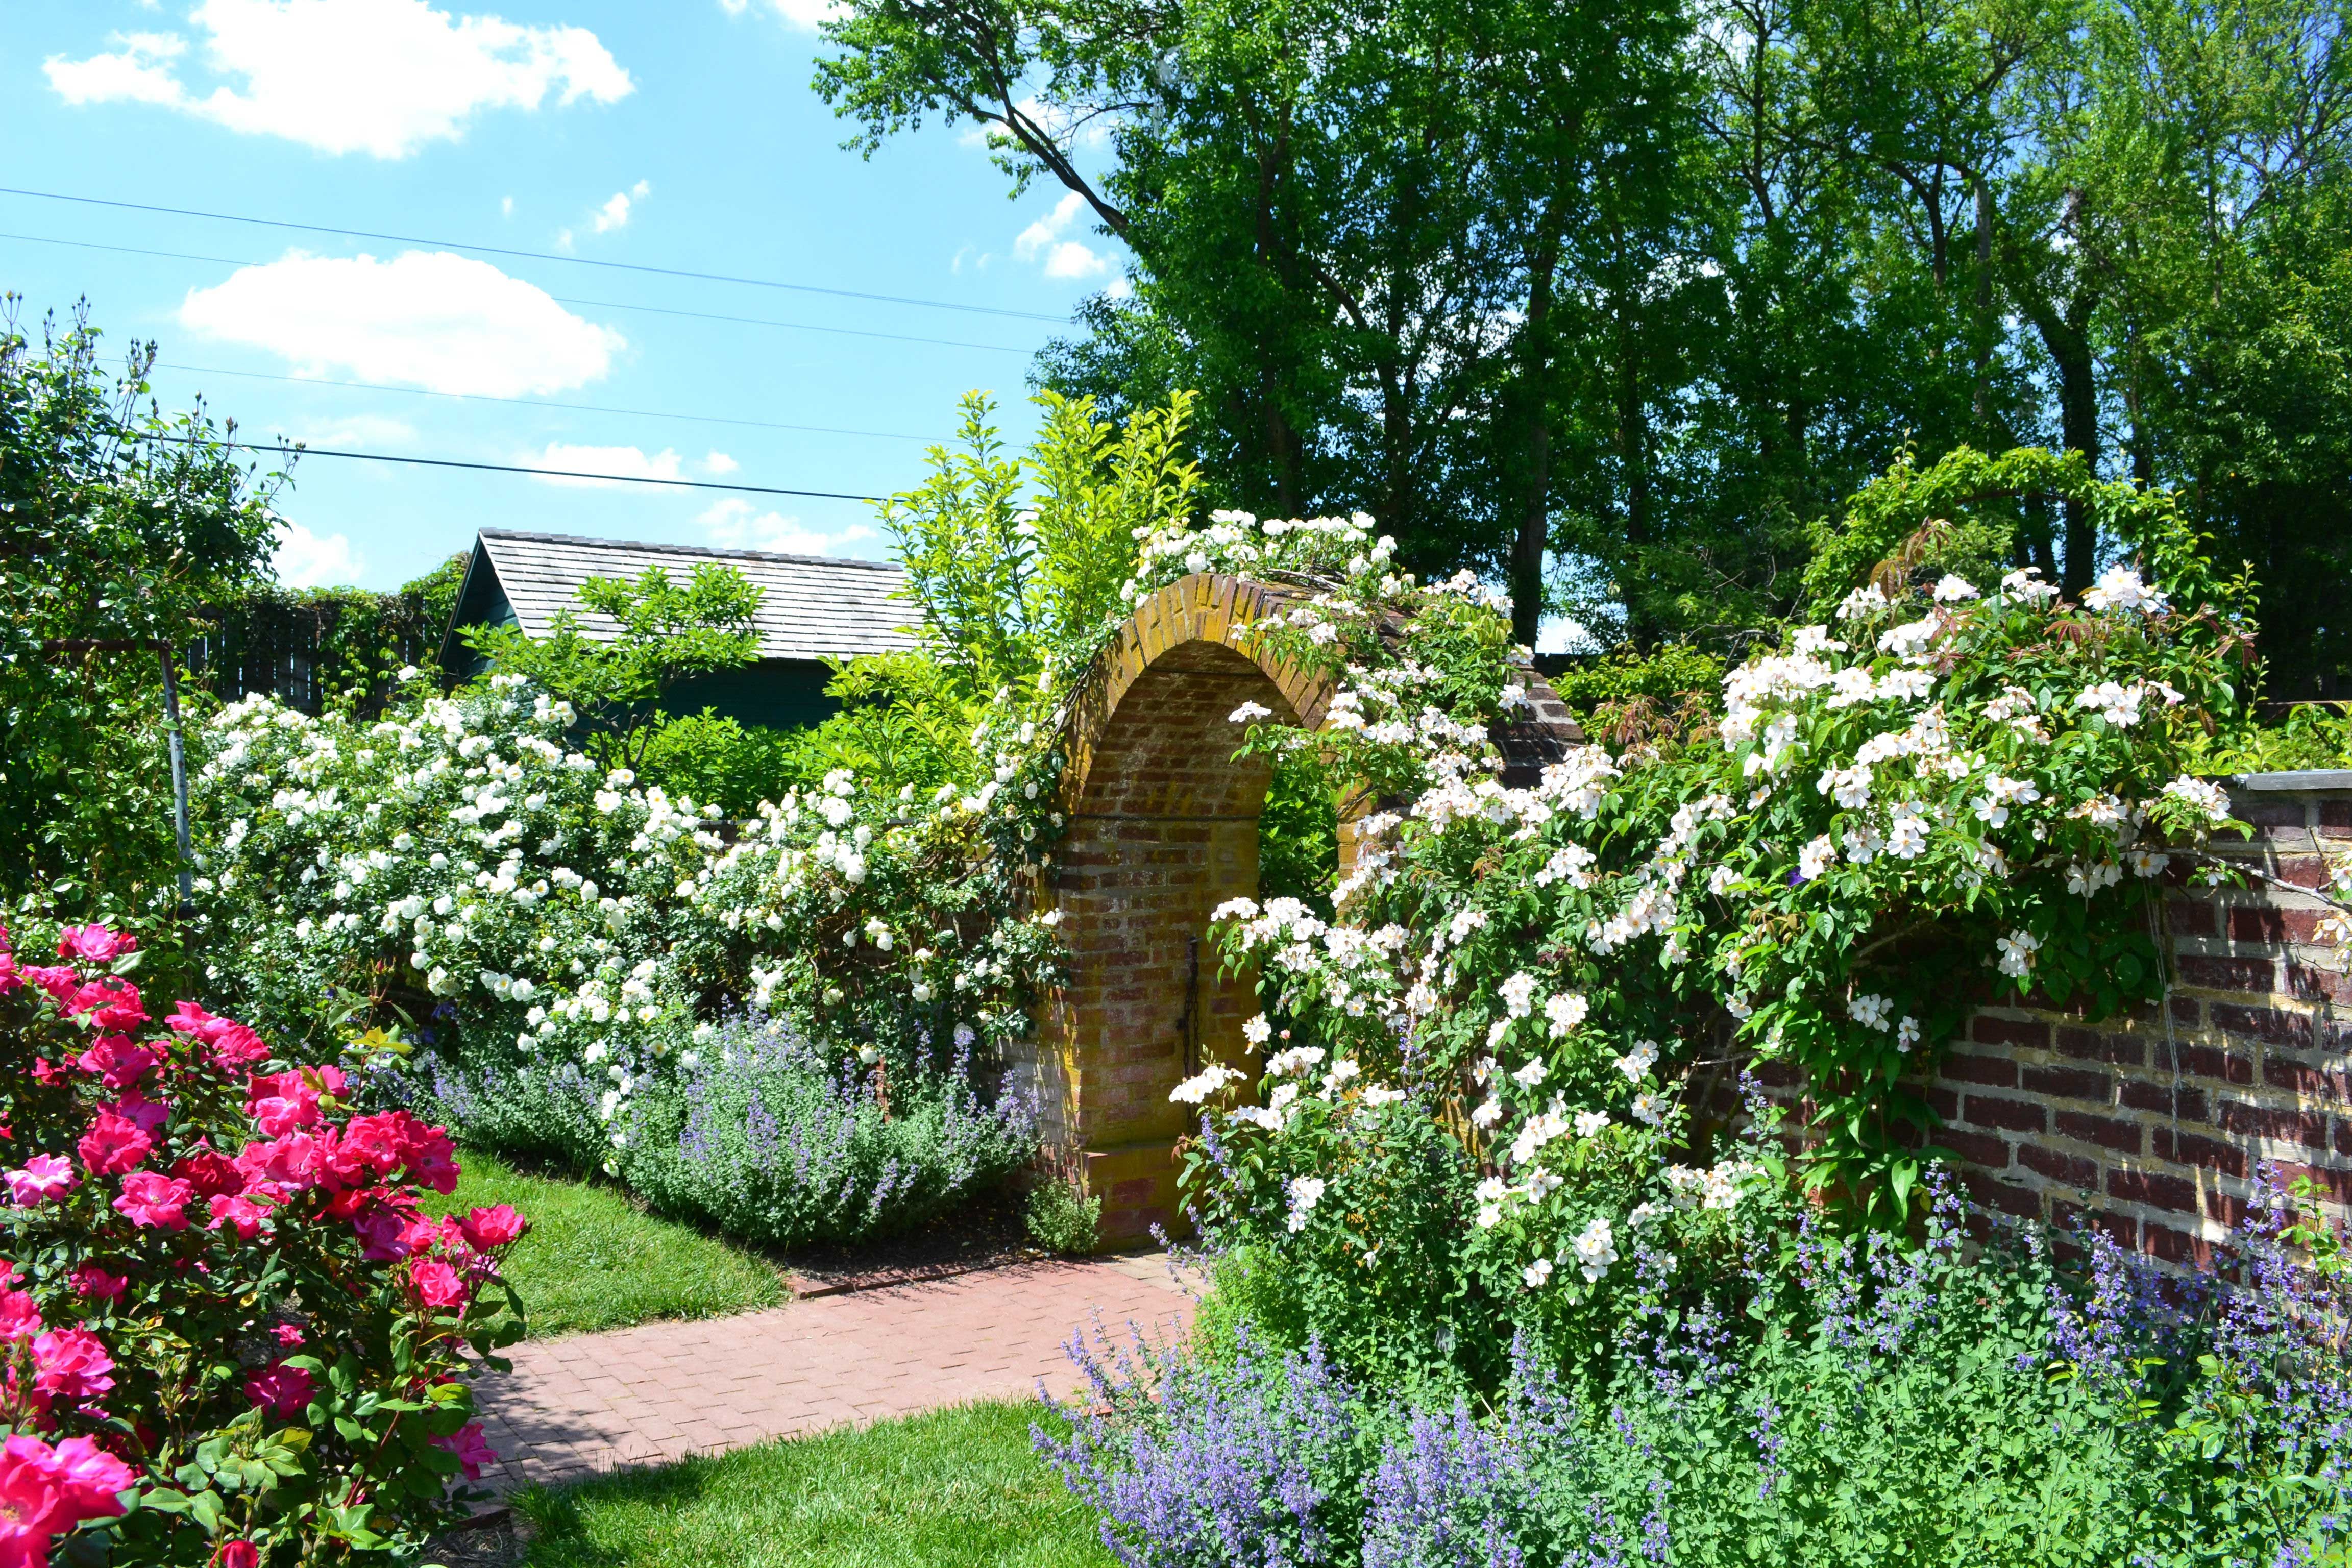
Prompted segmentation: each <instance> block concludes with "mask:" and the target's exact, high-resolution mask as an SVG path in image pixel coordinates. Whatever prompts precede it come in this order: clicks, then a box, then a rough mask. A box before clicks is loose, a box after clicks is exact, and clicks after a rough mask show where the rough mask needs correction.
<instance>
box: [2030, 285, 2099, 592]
mask: <svg viewBox="0 0 2352 1568" xmlns="http://www.w3.org/2000/svg"><path fill="white" fill-rule="evenodd" d="M2090 316H2091V293H2090V290H2089V289H2083V290H2082V291H2081V292H2079V293H2078V294H2077V295H2076V296H2075V298H2074V300H2071V301H2069V303H2068V306H2067V310H2066V314H2065V315H2064V316H2063V318H2061V317H2056V316H2045V317H2044V318H2043V320H2042V322H2041V323H2040V325H2041V328H2042V344H2043V346H2044V347H2046V348H2047V349H2048V350H2049V351H2050V358H2051V361H2052V363H2053V364H2055V365H2056V367H2057V371H2058V430H2059V437H2060V439H2061V440H2062V441H2063V442H2064V444H2065V447H2066V449H2067V450H2068V451H2070V452H2080V453H2082V454H2083V461H2084V462H2085V463H2086V464H2088V465H2089V466H2090V469H2091V472H2092V474H2093V475H2096V474H2097V473H2098V471H2099V455H2100V454H2099V389H2098V384H2097V381H2096V380H2095V376H2094V374H2093V371H2092V365H2091V334H2090V331H2089V327H2090ZM2065 543H2066V561H2065V574H2064V575H2063V577H2062V578H2060V580H2059V584H2060V586H2062V587H2063V588H2064V589H2065V591H2066V592H2067V593H2068V594H2071V595H2080V594H2081V593H2082V592H2083V590H2084V589H2085V588H2087V587H2089V586H2090V585H2091V579H2092V568H2093V566H2094V565H2095V564H2096V563H2097V558H2098V549H2099V522H2098V519H2097V518H2096V517H2095V516H2093V515H2092V512H2091V508H2090V504H2089V503H2088V502H2087V501H2084V500H2082V499H2081V498H2079V497H2072V496H2070V497H2068V498H2067V500H2066V525H2065Z"/></svg>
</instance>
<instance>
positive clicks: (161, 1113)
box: [104, 1089, 172, 1134]
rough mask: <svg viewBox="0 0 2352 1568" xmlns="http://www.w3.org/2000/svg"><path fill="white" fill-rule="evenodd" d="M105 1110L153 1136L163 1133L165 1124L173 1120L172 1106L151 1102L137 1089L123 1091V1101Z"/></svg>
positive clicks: (156, 1101) (118, 1101) (155, 1101)
mask: <svg viewBox="0 0 2352 1568" xmlns="http://www.w3.org/2000/svg"><path fill="white" fill-rule="evenodd" d="M104 1109H105V1110H111V1111H112V1112H114V1114H116V1115H117V1116H120V1117H121V1118H122V1119H123V1120H124V1121H128V1122H131V1124H133V1125H134V1126H136V1127H138V1128H139V1129H140V1131H143V1132H148V1133H151V1134H152V1133H154V1132H156V1131H161V1130H162V1128H163V1123H165V1122H166V1121H170V1120H171V1119H172V1108H171V1107H170V1106H168V1105H165V1104H163V1103H162V1102H161V1101H159V1100H149V1099H148V1098H147V1097H146V1096H145V1095H142V1094H141V1093H140V1092H139V1091H138V1090H137V1089H125V1090H123V1093H122V1098H121V1099H120V1100H116V1101H115V1102H114V1103H113V1104H111V1105H109V1106H106V1107H104Z"/></svg>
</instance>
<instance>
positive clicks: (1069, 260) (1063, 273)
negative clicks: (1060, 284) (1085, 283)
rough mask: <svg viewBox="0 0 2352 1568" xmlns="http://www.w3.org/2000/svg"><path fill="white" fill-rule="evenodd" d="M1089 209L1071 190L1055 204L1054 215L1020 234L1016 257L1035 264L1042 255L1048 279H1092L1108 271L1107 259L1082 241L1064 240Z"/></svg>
mask: <svg viewBox="0 0 2352 1568" xmlns="http://www.w3.org/2000/svg"><path fill="white" fill-rule="evenodd" d="M1086 211H1087V199H1086V198H1085V197H1084V196H1082V195H1078V193H1077V192H1076V191H1072V192H1071V193H1069V195H1066V196H1064V197H1063V198H1062V199H1061V200H1060V201H1058V202H1055V204H1054V210H1053V211H1052V212H1050V213H1048V214H1046V215H1045V216H1044V217H1041V218H1039V219H1038V220H1037V221H1036V222H1035V223H1033V224H1031V225H1030V226H1028V227H1027V228H1024V229H1023V230H1022V231H1021V234H1020V237H1018V238H1016V239H1015V240H1013V256H1014V258H1017V259H1019V260H1022V261H1034V260H1036V259H1037V258H1038V257H1039V256H1040V255H1041V254H1042V255H1043V256H1044V258H1045V276H1046V277H1048V278H1091V277H1093V276H1094V275H1095V274H1097V273H1098V272H1108V271H1109V270H1110V258H1108V257H1107V256H1103V255H1101V254H1099V253H1098V252H1097V251H1096V250H1095V249H1094V247H1091V246H1089V245H1087V244H1086V243H1084V242H1083V241H1080V240H1076V239H1065V238H1063V237H1062V231H1063V230H1065V229H1066V228H1068V227H1069V226H1070V225H1071V224H1072V223H1074V222H1076V219H1077V216H1078V215H1079V214H1080V213H1083V212H1086Z"/></svg>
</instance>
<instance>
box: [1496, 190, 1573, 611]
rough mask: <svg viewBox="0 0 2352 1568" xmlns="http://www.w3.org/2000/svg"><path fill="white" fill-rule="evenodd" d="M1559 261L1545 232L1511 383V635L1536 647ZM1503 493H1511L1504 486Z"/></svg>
mask: <svg viewBox="0 0 2352 1568" xmlns="http://www.w3.org/2000/svg"><path fill="white" fill-rule="evenodd" d="M1558 265H1559V247H1558V244H1557V237H1556V236H1555V237H1548V238H1547V240H1546V242H1545V245H1544V247H1543V248H1542V250H1541V251H1540V252H1539V253H1538V257H1537V258H1536V264H1535V266H1534V268H1532V270H1531V276H1530V278H1529V280H1528V320H1527V324H1526V326H1525V327H1523V328H1522V329H1521V330H1520V341H1521V342H1524V343H1525V344H1526V345H1527V352H1526V353H1525V354H1524V355H1523V356H1522V358H1521V363H1520V367H1519V375H1518V386H1517V395H1518V398H1519V402H1520V407H1521V409H1522V414H1521V422H1522V424H1523V426H1524V428H1525V431H1526V435H1525V437H1524V440H1525V446H1524V447H1523V448H1522V450H1521V452H1520V454H1519V456H1520V472H1519V475H1518V479H1519V483H1518V486H1517V507H1518V513H1519V517H1518V527H1517V530H1516V531H1515V532H1514V533H1513V535H1512V538H1511V571H1510V581H1511V636H1512V637H1514V638H1515V639H1516V640H1517V641H1518V642H1520V643H1522V644H1524V645H1525V646H1526V647H1535V646H1536V637H1537V636H1538V634H1539V632H1540V631H1541V628H1542V622H1543V566H1544V547H1545V546H1546V545H1548V544H1549V542H1551V337H1550V332H1551V283H1552V274H1553V272H1554V271H1555V270H1556V269H1557V268H1558ZM1504 493H1505V494H1506V495H1509V494H1512V493H1513V492H1512V490H1511V489H1508V488H1507V489H1505V491H1504Z"/></svg>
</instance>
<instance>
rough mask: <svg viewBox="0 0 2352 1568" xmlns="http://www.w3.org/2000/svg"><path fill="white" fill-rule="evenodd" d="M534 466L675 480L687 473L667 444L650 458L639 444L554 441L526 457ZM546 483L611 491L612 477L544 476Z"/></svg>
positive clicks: (622, 477)
mask: <svg viewBox="0 0 2352 1568" xmlns="http://www.w3.org/2000/svg"><path fill="white" fill-rule="evenodd" d="M523 461H524V462H525V463H526V464H528V465H529V466H530V467H531V468H569V469H571V470H572V472H574V473H589V474H610V475H612V476H613V479H680V478H683V477H684V476H683V475H682V474H681V472H680V471H679V470H680V467H681V464H682V461H683V460H682V459H681V458H679V457H678V455H677V453H676V452H673V451H671V450H670V449H669V448H668V447H663V448H662V449H661V450H660V451H658V452H656V453H654V454H653V455H652V456H650V457H648V456H646V453H645V452H644V451H643V450H641V449H640V448H638V447H575V446H573V445H572V444H571V443H570V442H568V441H550V442H549V443H548V444H547V449H546V450H545V451H543V452H538V453H534V454H532V455H530V456H529V457H526V458H523ZM539 482H540V483H541V484H543V485H563V486H566V487H569V488H572V489H597V490H608V489H613V481H612V480H611V479H541V480H540V481H539Z"/></svg>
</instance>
